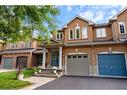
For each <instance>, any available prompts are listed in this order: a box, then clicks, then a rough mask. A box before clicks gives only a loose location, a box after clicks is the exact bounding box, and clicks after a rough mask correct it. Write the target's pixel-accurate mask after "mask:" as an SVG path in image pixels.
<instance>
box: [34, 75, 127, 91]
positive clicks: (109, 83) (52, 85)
mask: <svg viewBox="0 0 127 95" xmlns="http://www.w3.org/2000/svg"><path fill="white" fill-rule="evenodd" d="M41 89H42V90H43V89H47V90H51V89H52V90H57V89H59V90H60V89H61V90H62V89H63V90H64V89H65V90H71V89H78V90H80V89H84V90H85V89H86V90H89V89H93V90H94V89H95V90H96V89H98V90H99V89H100V90H101V89H104V90H108V89H109V90H113V89H114V90H115V89H123V90H127V78H126V79H120V78H98V77H73V76H62V77H60V78H58V79H56V80H54V81H51V82H49V83H47V84H45V85H42V86H40V87H38V88H36V90H41Z"/></svg>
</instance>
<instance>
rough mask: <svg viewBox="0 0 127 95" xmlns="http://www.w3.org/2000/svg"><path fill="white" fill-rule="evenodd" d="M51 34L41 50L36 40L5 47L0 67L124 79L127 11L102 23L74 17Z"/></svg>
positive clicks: (0, 58)
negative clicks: (50, 37) (37, 67)
mask: <svg viewBox="0 0 127 95" xmlns="http://www.w3.org/2000/svg"><path fill="white" fill-rule="evenodd" d="M52 35H53V37H52V39H51V43H50V44H48V43H43V44H42V45H41V47H39V46H38V43H37V40H36V39H32V40H31V41H30V42H27V43H26V42H25V43H24V42H18V44H17V45H16V44H7V46H6V49H4V50H3V51H1V53H0V60H1V67H3V68H11V69H12V68H17V67H18V66H19V64H22V67H23V68H26V67H33V66H41V67H42V68H43V69H49V68H50V69H52V68H53V67H54V66H55V67H57V68H58V70H60V71H61V72H63V74H66V75H76V76H127V56H126V54H127V8H125V9H123V10H121V11H120V12H119V13H117V14H116V15H115V16H113V17H112V18H111V19H110V20H109V22H108V23H102V24H95V23H94V22H92V21H90V20H87V19H85V18H83V17H80V16H76V17H74V18H72V19H71V20H70V21H69V22H67V23H66V24H65V25H64V26H63V27H62V29H60V30H58V32H57V34H52Z"/></svg>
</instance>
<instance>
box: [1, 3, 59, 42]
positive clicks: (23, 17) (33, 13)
mask: <svg viewBox="0 0 127 95" xmlns="http://www.w3.org/2000/svg"><path fill="white" fill-rule="evenodd" d="M57 15H59V10H58V9H57V8H55V7H54V6H39V5H38V6H9V5H5V6H0V41H2V42H3V43H6V42H10V41H11V42H17V41H20V40H29V39H31V38H32V37H33V34H35V33H36V36H37V38H40V37H45V35H46V36H47V35H48V34H50V32H53V31H56V28H57V19H56V16H57Z"/></svg>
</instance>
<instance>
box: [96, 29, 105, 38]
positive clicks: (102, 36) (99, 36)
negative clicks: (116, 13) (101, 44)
mask: <svg viewBox="0 0 127 95" xmlns="http://www.w3.org/2000/svg"><path fill="white" fill-rule="evenodd" d="M103 29H104V32H105V34H103V31H102V30H103ZM99 32H100V34H99ZM104 37H107V35H106V29H105V28H97V29H96V38H104Z"/></svg>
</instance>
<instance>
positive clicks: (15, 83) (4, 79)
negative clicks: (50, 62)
mask: <svg viewBox="0 0 127 95" xmlns="http://www.w3.org/2000/svg"><path fill="white" fill-rule="evenodd" d="M23 73H24V75H25V78H26V77H30V76H32V74H33V70H23ZM15 78H16V71H12V72H4V73H0V89H1V90H2V89H5V90H6V89H19V88H23V87H25V86H28V85H30V84H31V83H30V82H28V81H21V80H16V79H15Z"/></svg>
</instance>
